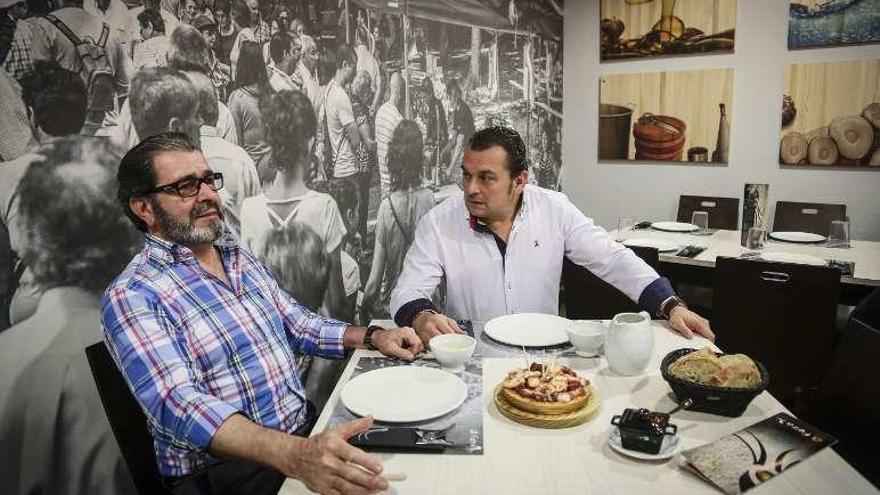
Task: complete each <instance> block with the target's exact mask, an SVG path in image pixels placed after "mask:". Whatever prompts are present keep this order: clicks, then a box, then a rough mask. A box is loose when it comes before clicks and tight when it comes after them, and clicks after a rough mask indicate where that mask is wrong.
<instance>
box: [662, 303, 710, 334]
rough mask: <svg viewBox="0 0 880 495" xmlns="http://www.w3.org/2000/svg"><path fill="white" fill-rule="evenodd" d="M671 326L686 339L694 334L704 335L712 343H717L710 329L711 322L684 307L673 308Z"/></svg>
mask: <svg viewBox="0 0 880 495" xmlns="http://www.w3.org/2000/svg"><path fill="white" fill-rule="evenodd" d="M669 326H670V327H672V329H673V330H675V331H676V332H678V333H680V334H682V335H683V336H684V337H685V338H688V339H689V338H691V337H693V336H694V334H697V335H702V336H703V337H706V338H707V339H709V340H711V341H713V342H714V341H715V334H714V333H712V329H711V328H709V320H707V319H705V318H703V317H702V316H700V315H698V314H696V313H694V312H693V311H691V310H689V309H687V308H686V307H684V306H676V307H674V308H672V311H671V312H670V314H669Z"/></svg>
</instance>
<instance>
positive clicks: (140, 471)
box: [86, 342, 171, 495]
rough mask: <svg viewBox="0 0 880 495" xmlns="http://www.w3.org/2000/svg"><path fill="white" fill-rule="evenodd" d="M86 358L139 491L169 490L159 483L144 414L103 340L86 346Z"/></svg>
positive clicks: (142, 494) (147, 494)
mask: <svg viewBox="0 0 880 495" xmlns="http://www.w3.org/2000/svg"><path fill="white" fill-rule="evenodd" d="M86 358H88V361H89V367H90V368H91V370H92V376H93V377H94V378H95V384H96V385H97V387H98V395H100V397H101V403H102V404H103V405H104V412H105V413H106V414H107V420H108V421H109V422H110V428H111V429H112V430H113V436H115V437H116V443H117V444H119V450H120V451H122V458H123V459H124V460H125V464H126V466H128V471H129V473H131V478H132V480H134V485H135V488H136V489H137V491H138V494H139V495H156V494H159V495H165V494H169V495H170V493H171V492H169V491H168V490H167V489H166V488H165V487H164V485H163V484H162V478H161V476H160V475H159V469H158V467H157V466H156V455H155V450H154V449H153V436H152V435H150V432H149V431H148V430H147V417H146V416H145V415H144V412H143V411H142V410H141V407H140V405H139V404H138V402H137V400H135V398H134V396H133V395H132V393H131V391H130V390H129V389H128V385H127V384H126V383H125V379H124V378H123V377H122V373H120V372H119V368H117V367H116V362H114V361H113V358H112V357H111V356H110V352H109V351H108V350H107V347H106V346H105V345H104V343H103V342H98V343H97V344H93V345H90V346H88V347H86Z"/></svg>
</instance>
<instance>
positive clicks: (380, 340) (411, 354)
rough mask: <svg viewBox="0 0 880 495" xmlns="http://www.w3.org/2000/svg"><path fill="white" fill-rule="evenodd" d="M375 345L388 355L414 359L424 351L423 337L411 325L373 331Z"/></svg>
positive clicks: (407, 359)
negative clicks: (420, 337)
mask: <svg viewBox="0 0 880 495" xmlns="http://www.w3.org/2000/svg"><path fill="white" fill-rule="evenodd" d="M373 345H374V346H376V349H379V352H381V353H382V354H384V355H386V356H391V357H396V358H400V359H403V360H405V361H412V360H413V359H415V357H416V355H417V354H419V353H420V352H422V351H424V350H425V348H424V346H423V345H422V341H421V339H419V336H418V335H416V332H415V330H413V329H412V328H410V327H403V328H387V329H384V330H376V332H375V333H373Z"/></svg>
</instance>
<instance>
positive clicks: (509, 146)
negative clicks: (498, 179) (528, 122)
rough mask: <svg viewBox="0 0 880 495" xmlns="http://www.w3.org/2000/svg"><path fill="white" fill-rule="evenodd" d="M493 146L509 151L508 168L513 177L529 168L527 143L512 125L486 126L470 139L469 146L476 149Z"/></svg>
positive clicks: (480, 149) (481, 149)
mask: <svg viewBox="0 0 880 495" xmlns="http://www.w3.org/2000/svg"><path fill="white" fill-rule="evenodd" d="M493 146H501V147H502V148H504V151H505V152H507V170H508V171H509V172H510V176H511V177H516V176H517V175H519V174H521V173H522V172H523V171H525V170H526V169H528V168H529V162H528V158H527V157H526V144H525V143H524V142H523V140H522V138H521V137H520V136H519V133H518V132H516V131H515V130H513V129H511V128H510V127H505V126H503V125H496V126H493V127H486V128H484V129H480V130H479V131H477V132H475V133H474V135H473V136H471V139H470V141H468V148H469V149H472V150H474V151H484V150H487V149H489V148H491V147H493Z"/></svg>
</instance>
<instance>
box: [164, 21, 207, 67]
mask: <svg viewBox="0 0 880 495" xmlns="http://www.w3.org/2000/svg"><path fill="white" fill-rule="evenodd" d="M209 53H210V49H209V48H208V42H207V41H205V37H204V36H202V33H200V32H199V30H198V29H196V28H194V27H192V26H190V25H189V24H183V23H181V24H179V25H178V26H177V27H176V28H174V31H173V32H172V33H171V36H170V37H169V38H168V68H170V69H176V70H197V71H199V72H204V73H206V74H207V73H208V71H209V70H210V67H211V64H210V63H208V60H209V59H210V55H209Z"/></svg>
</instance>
